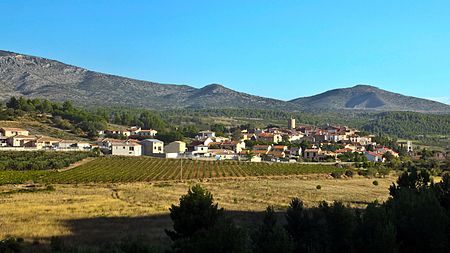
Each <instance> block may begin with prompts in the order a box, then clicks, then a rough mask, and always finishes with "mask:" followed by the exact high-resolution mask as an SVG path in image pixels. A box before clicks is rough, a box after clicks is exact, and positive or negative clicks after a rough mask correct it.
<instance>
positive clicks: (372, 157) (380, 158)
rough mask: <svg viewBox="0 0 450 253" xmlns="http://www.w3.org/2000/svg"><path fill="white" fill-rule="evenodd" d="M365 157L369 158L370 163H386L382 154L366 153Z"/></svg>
mask: <svg viewBox="0 0 450 253" xmlns="http://www.w3.org/2000/svg"><path fill="white" fill-rule="evenodd" d="M364 155H365V156H366V157H367V160H368V161H369V162H374V163H378V162H384V158H383V155H382V154H378V153H376V152H372V151H366V152H364Z"/></svg>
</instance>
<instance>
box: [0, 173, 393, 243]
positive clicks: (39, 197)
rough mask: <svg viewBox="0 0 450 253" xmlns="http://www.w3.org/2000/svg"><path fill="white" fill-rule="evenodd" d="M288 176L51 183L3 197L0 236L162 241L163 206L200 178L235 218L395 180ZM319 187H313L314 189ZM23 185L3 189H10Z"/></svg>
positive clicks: (354, 195)
mask: <svg viewBox="0 0 450 253" xmlns="http://www.w3.org/2000/svg"><path fill="white" fill-rule="evenodd" d="M308 177H309V178H305V177H304V176H302V177H299V176H291V177H285V178H280V177H278V178H266V179H264V178H257V179H256V178H252V179H246V178H242V179H233V180H230V179H221V180H210V181H208V182H199V181H189V182H183V183H166V182H161V183H130V184H92V185H89V184H87V185H55V188H56V190H55V191H51V192H44V191H42V192H34V193H13V194H0V223H1V224H0V237H5V236H7V235H11V236H16V237H22V238H25V239H26V240H34V239H36V238H37V239H41V240H44V241H45V240H48V238H50V237H51V236H62V237H67V238H68V239H69V240H72V241H73V242H86V243H95V242H96V241H97V240H99V239H105V238H121V237H123V236H125V235H126V234H128V233H134V234H145V235H146V236H147V237H148V238H149V239H151V240H166V237H165V236H164V229H165V228H169V227H170V226H171V222H170V219H169V218H168V215H167V214H168V208H169V207H170V205H171V204H173V203H177V202H178V199H179V197H180V196H181V195H183V194H185V193H186V191H187V189H188V187H189V186H191V185H193V184H196V183H200V184H201V185H203V186H204V187H206V188H207V189H208V190H210V191H211V192H212V193H213V194H214V197H215V201H217V202H218V203H219V205H220V206H221V207H224V208H225V209H226V210H229V211H233V212H235V215H236V216H239V215H244V214H245V213H252V212H259V211H263V210H264V209H265V208H266V207H267V206H268V205H274V206H275V207H276V208H277V209H281V210H282V209H284V208H286V207H287V205H288V203H289V201H290V200H291V199H292V198H293V197H299V198H301V199H302V200H303V201H304V202H305V204H306V205H307V206H315V205H317V204H318V203H319V202H320V201H323V200H325V201H342V202H344V203H347V204H350V205H352V206H361V205H364V203H368V202H372V201H374V200H380V201H383V200H385V199H386V198H387V197H388V187H389V185H390V184H391V183H392V182H393V181H394V178H393V177H389V178H385V179H377V180H378V181H379V185H378V186H374V185H373V184H372V182H373V179H366V178H362V177H356V178H353V179H339V180H336V179H329V178H327V177H324V176H320V175H309V176H308ZM317 185H321V187H322V189H321V190H317V189H316V186H317ZM18 187H23V186H2V187H1V188H0V191H4V192H5V191H11V190H14V189H16V188H18Z"/></svg>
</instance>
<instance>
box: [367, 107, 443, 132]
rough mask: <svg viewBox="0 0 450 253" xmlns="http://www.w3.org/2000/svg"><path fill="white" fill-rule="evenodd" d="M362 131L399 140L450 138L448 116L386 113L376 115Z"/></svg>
mask: <svg viewBox="0 0 450 253" xmlns="http://www.w3.org/2000/svg"><path fill="white" fill-rule="evenodd" d="M362 129H364V130H365V131H368V132H372V133H376V134H387V135H392V136H398V137H401V138H417V137H425V136H450V115H432V114H421V113H414V112H386V113H381V114H378V115H376V118H375V119H373V120H370V121H369V122H367V123H366V124H365V125H364V126H363V127H362Z"/></svg>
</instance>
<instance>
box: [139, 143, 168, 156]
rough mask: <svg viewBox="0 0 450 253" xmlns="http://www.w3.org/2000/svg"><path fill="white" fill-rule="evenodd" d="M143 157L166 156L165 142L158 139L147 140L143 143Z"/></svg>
mask: <svg viewBox="0 0 450 253" xmlns="http://www.w3.org/2000/svg"><path fill="white" fill-rule="evenodd" d="M141 145H142V154H143V155H150V156H151V155H157V154H164V142H162V141H160V140H157V139H145V140H143V141H141Z"/></svg>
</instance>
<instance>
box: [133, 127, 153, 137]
mask: <svg viewBox="0 0 450 253" xmlns="http://www.w3.org/2000/svg"><path fill="white" fill-rule="evenodd" d="M157 133H158V131H156V130H154V129H149V130H140V131H138V132H135V134H134V135H136V136H142V137H155V136H156V134H157Z"/></svg>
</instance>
